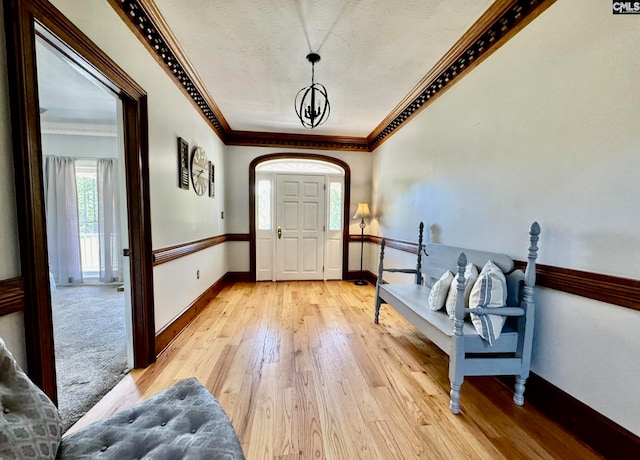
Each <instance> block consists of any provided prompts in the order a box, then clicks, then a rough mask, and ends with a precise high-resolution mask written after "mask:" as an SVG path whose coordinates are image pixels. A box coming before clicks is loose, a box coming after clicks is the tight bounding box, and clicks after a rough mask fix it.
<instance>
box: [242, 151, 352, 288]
mask: <svg viewBox="0 0 640 460" xmlns="http://www.w3.org/2000/svg"><path fill="white" fill-rule="evenodd" d="M278 171H280V173H281V174H282V175H285V174H286V173H287V172H289V173H290V174H291V175H293V176H296V175H302V176H305V175H307V176H324V177H325V178H328V179H327V180H326V181H320V180H319V181H317V182H315V183H314V184H321V186H322V187H323V189H324V187H325V186H327V185H328V187H329V190H328V191H327V196H330V195H329V193H330V192H331V187H332V184H338V183H339V184H340V186H338V185H334V186H333V187H334V191H336V189H338V188H340V187H341V188H340V192H341V193H340V195H341V196H340V198H341V215H340V218H339V227H340V228H339V230H336V226H335V222H336V218H335V216H334V218H333V221H332V222H333V224H331V222H329V220H327V222H328V223H329V227H328V228H327V229H328V230H330V231H329V232H328V233H331V228H333V229H334V230H333V232H337V238H338V239H339V240H340V257H341V264H340V265H341V267H340V276H339V278H341V279H346V277H347V272H348V242H349V205H350V185H351V170H350V168H349V165H348V164H347V163H345V162H344V161H342V160H339V159H337V158H333V157H330V156H327V155H320V154H291V153H275V154H269V155H263V156H260V157H258V158H255V159H254V160H253V161H252V162H251V164H250V166H249V228H250V243H249V244H250V276H251V279H252V280H254V281H255V280H257V279H267V277H268V275H267V274H265V272H262V273H261V274H260V277H258V266H257V262H258V239H259V238H258V236H259V235H266V234H270V235H271V238H274V239H275V238H278V236H283V235H284V231H283V230H282V228H281V232H278V229H277V227H278V225H277V221H276V219H277V218H278V215H277V213H278V211H277V209H275V208H272V210H271V212H270V215H271V216H273V220H272V221H270V222H269V224H271V225H264V222H263V223H262V224H260V223H259V222H258V218H257V211H258V209H257V206H256V197H257V193H258V190H257V184H258V181H259V180H260V178H263V180H267V178H268V177H269V176H270V175H271V176H275V175H278V174H277V172H278ZM337 177H340V180H337V179H335V178H337ZM327 181H328V182H329V184H327ZM267 182H268V180H267ZM265 183H266V182H263V184H265ZM270 183H271V185H270V187H272V190H274V188H273V187H277V186H278V184H277V183H276V179H274V178H272V179H271V182H270ZM282 184H283V183H282V182H281V185H280V186H281V187H283V186H284V185H282ZM314 184H311V185H309V184H307V185H306V187H307V188H315V185H314ZM327 208H330V206H327ZM325 214H327V215H328V213H325ZM334 214H335V213H334ZM329 217H330V216H328V217H327V219H329ZM259 225H261V226H262V227H263V228H259ZM265 227H266V228H265ZM328 240H331V238H328ZM334 241H335V238H334ZM261 244H263V245H265V244H268V243H266V242H264V241H263V242H262V243H261ZM329 244H331V243H329ZM334 247H335V245H334ZM261 250H264V249H261ZM323 250H324V253H325V254H326V250H327V248H326V247H325V248H324V249H323ZM272 254H273V256H274V257H275V258H277V257H278V252H277V250H275V249H274V250H272ZM274 260H275V261H276V262H275V263H274V264H272V266H273V267H276V268H275V270H278V268H277V259H274ZM280 269H282V263H281V265H280ZM285 271H286V270H285ZM275 275H276V274H275V273H272V274H271V278H272V279H274V278H276V276H275ZM284 276H285V278H284V279H286V277H287V276H291V273H289V274H285V275H284ZM331 277H332V278H338V276H331ZM322 278H323V279H326V277H325V276H324V275H323V276H322ZM289 279H303V278H296V275H293V277H292V278H289Z"/></svg>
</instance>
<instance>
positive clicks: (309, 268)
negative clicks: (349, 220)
mask: <svg viewBox="0 0 640 460" xmlns="http://www.w3.org/2000/svg"><path fill="white" fill-rule="evenodd" d="M276 200H277V201H276V277H275V278H276V280H320V279H323V277H324V275H323V267H324V230H325V224H324V221H325V177H324V176H313V175H294V174H279V175H277V176H276Z"/></svg>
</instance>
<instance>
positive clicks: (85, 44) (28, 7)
mask: <svg viewBox="0 0 640 460" xmlns="http://www.w3.org/2000/svg"><path fill="white" fill-rule="evenodd" d="M3 6H4V9H5V11H4V17H5V32H6V41H7V67H8V70H9V72H8V77H9V89H10V91H9V92H10V107H11V123H12V135H13V137H12V141H13V153H14V154H13V158H14V170H15V181H16V205H17V218H18V229H19V234H20V265H21V272H22V273H21V275H22V278H23V282H24V300H25V303H24V324H25V338H26V351H27V366H28V373H29V376H30V377H31V379H32V380H33V381H34V382H35V383H36V384H37V385H38V386H40V388H42V389H43V391H44V392H45V393H46V394H47V395H48V396H49V397H50V398H51V399H52V400H53V401H54V402H56V401H57V394H56V376H55V359H54V343H53V327H52V318H51V295H50V292H49V274H48V273H49V268H48V267H49V262H48V254H47V235H46V224H45V209H44V191H43V181H42V172H43V165H42V145H41V141H40V113H39V102H38V85H37V69H36V54H35V53H36V51H35V42H36V38H35V37H36V27H35V25H36V23H38V24H40V25H41V26H42V27H43V29H45V30H46V31H47V33H49V32H50V33H51V36H52V37H54V38H57V39H59V40H60V48H64V49H65V50H66V51H68V52H67V53H66V54H67V57H71V58H73V59H74V61H75V62H76V63H77V64H78V65H80V66H81V67H83V68H84V69H85V70H86V71H87V72H88V73H89V74H91V75H92V76H93V77H95V78H96V79H97V80H99V81H101V82H103V83H104V84H105V85H106V86H107V87H108V88H110V89H112V90H113V91H114V93H115V94H116V95H117V96H118V97H119V98H120V99H121V100H122V102H123V104H122V106H123V116H124V120H123V121H124V143H125V163H126V165H125V169H126V187H127V200H128V209H127V213H128V219H129V247H130V251H131V260H130V264H131V293H132V309H133V311H132V315H133V335H134V365H135V366H136V367H144V366H146V365H148V364H150V363H152V362H153V361H155V342H154V339H155V324H154V314H153V313H154V310H153V308H154V307H153V278H152V276H153V272H152V247H151V222H150V220H151V219H150V209H149V169H148V126H147V96H146V93H145V91H144V90H143V89H142V88H141V87H140V86H138V85H137V84H136V83H135V81H133V80H132V79H131V78H130V77H129V76H128V75H127V74H126V73H125V72H124V71H123V70H122V69H120V67H118V65H117V64H116V63H115V62H113V61H112V60H111V59H110V58H109V57H108V56H107V55H106V54H105V53H104V52H102V51H101V50H100V49H99V48H98V47H97V46H96V45H95V44H93V43H92V42H91V41H90V40H89V38H88V37H87V36H86V35H84V34H83V33H82V32H81V31H80V30H79V29H78V28H77V27H75V26H74V25H73V24H72V23H71V22H70V21H69V20H67V19H66V18H65V17H64V16H63V15H62V13H60V11H58V10H57V9H56V8H55V7H53V5H51V4H50V3H49V2H48V1H46V0H7V1H5V2H4V3H3Z"/></svg>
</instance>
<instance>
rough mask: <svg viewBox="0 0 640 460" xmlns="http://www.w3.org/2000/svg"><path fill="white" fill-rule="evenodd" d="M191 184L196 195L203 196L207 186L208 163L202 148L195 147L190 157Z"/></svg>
mask: <svg viewBox="0 0 640 460" xmlns="http://www.w3.org/2000/svg"><path fill="white" fill-rule="evenodd" d="M191 182H193V189H194V190H195V192H196V194H197V195H204V191H205V190H206V189H207V186H208V185H209V162H208V161H207V154H206V153H205V151H204V149H203V148H202V147H196V149H195V150H194V151H193V155H192V156H191Z"/></svg>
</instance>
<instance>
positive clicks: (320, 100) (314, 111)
mask: <svg viewBox="0 0 640 460" xmlns="http://www.w3.org/2000/svg"><path fill="white" fill-rule="evenodd" d="M307 60H308V61H309V62H310V63H311V86H305V87H304V88H302V89H301V90H300V91H298V94H296V99H295V103H294V105H295V109H296V115H298V118H299V119H300V122H301V123H302V126H304V127H305V128H309V129H313V128H315V127H316V126H320V125H321V124H322V123H324V122H325V121H327V118H329V112H330V111H331V107H330V106H329V97H328V96H327V88H325V87H324V85H322V84H320V83H316V82H315V65H316V62H319V61H320V55H319V54H317V53H309V54H307Z"/></svg>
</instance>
